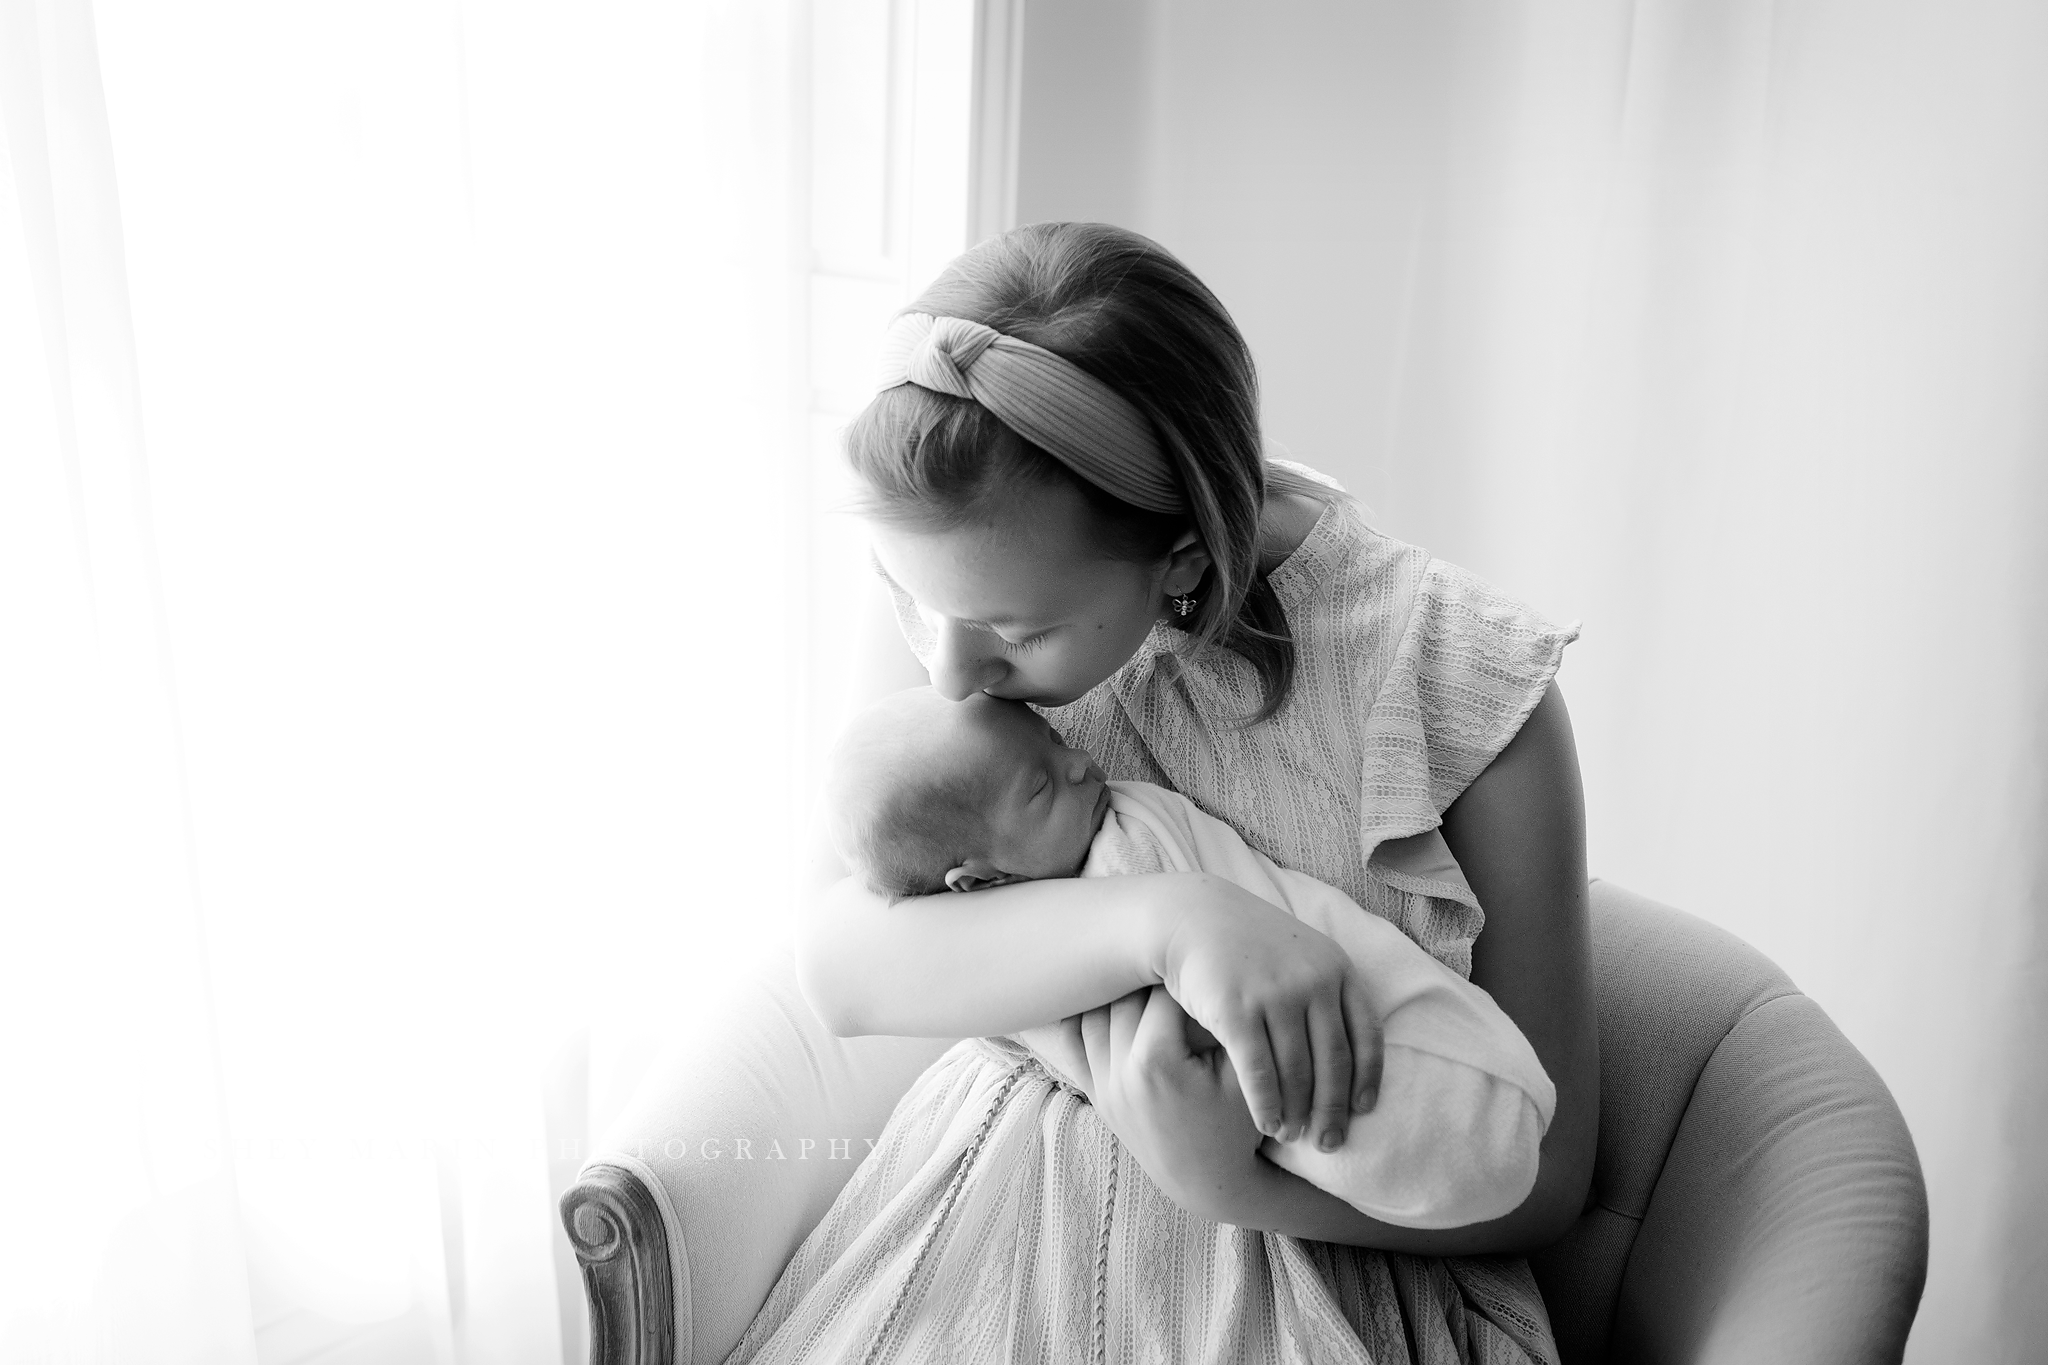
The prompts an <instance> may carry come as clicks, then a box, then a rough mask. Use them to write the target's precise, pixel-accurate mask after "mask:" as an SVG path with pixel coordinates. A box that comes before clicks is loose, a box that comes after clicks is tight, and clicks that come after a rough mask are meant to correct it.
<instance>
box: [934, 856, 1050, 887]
mask: <svg viewBox="0 0 2048 1365" xmlns="http://www.w3.org/2000/svg"><path fill="white" fill-rule="evenodd" d="M1030 880H1031V879H1030V878H1029V877H1020V876H1018V875H1017V874H1016V873H1014V872H1005V871H1003V870H1002V869H1000V868H998V867H997V866H996V865H995V864H994V863H992V862H990V861H988V859H986V858H969V859H968V860H967V861H966V862H964V863H962V864H961V865H960V866H958V867H956V868H954V869H953V870H952V871H951V872H948V873H947V874H946V886H947V887H948V889H950V890H953V891H980V890H982V889H983V888H984V887H990V886H1008V885H1009V884H1010V883H1011V882H1028V881H1030Z"/></svg>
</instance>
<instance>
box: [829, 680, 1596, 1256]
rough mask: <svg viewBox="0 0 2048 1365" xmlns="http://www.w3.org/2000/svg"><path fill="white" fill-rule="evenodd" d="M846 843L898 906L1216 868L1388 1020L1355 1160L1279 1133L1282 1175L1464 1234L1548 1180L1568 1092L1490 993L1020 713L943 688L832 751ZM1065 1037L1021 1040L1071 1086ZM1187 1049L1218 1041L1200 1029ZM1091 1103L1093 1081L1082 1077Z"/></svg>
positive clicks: (907, 698)
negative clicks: (1545, 1171) (1329, 962)
mask: <svg viewBox="0 0 2048 1365" xmlns="http://www.w3.org/2000/svg"><path fill="white" fill-rule="evenodd" d="M827 803H828V807H829V817H830V819H831V822H832V833H833V838H834V841H835V842H836V843H837V844H838V846H839V850H840V853H841V854H842V856H844V857H845V858H846V860H847V862H848V863H849V865H850V866H851V867H852V869H853V871H854V873H855V875H857V876H859V877H860V878H861V879H862V880H863V881H865V882H866V883H867V885H868V886H869V888H870V889H871V890H873V891H875V892H876V893H878V894H881V895H888V896H908V895H926V894H932V893H936V892H939V891H944V890H948V889H950V890H953V891H960V892H971V891H976V890H979V889H981V888H983V887H989V886H1000V885H1003V884H1005V883H1008V882H1016V881H1028V880H1032V879H1035V878H1041V877H1073V876H1083V877H1093V876H1124V875H1134V874H1141V873H1149V872H1195V871H1200V872H1208V873H1212V874H1214V875H1216V876H1220V877H1226V878H1228V879H1229V880H1231V881H1233V882H1236V883H1237V884H1238V885H1239V886H1242V887H1243V888H1245V889H1246V890H1247V891H1250V892H1251V893H1252V894H1254V895H1256V896H1259V897H1261V898H1263V899H1265V900H1267V901H1269V902H1271V903H1272V904H1274V905H1276V906H1279V907H1281V908H1282V909H1284V910H1287V911H1288V912H1289V913H1291V914H1292V915H1294V917H1295V918H1297V919H1299V920H1301V921H1302V922H1303V923H1304V924H1307V925H1310V926H1311V927H1313V928H1315V929H1317V930H1318V931H1320V932H1322V933H1324V934H1327V935H1329V936H1330V937H1331V938H1332V939H1334V940H1336V942H1337V943H1338V945H1339V946H1341V947H1342V948H1343V949H1344V950H1345V951H1346V952H1347V953H1348V954H1349V955H1350V956H1351V958H1352V960H1353V961H1354V962H1355V963H1356V964H1357V966H1358V968H1359V970H1360V974H1361V976H1362V977H1363V979H1364V982H1365V986H1366V989H1367V991H1368V993H1369V994H1370V997H1371V999H1372V1001H1373V1003H1374V1005H1375V1006H1376V1007H1377V1008H1378V1009H1379V1010H1380V1011H1381V1013H1382V1019H1383V1025H1384V1032H1385V1039H1384V1046H1385V1066H1384V1070H1383V1074H1382V1078H1381V1081H1380V1098H1379V1103H1378V1104H1377V1105H1376V1106H1374V1108H1373V1111H1372V1112H1371V1113H1369V1114H1360V1115H1355V1116H1354V1117H1353V1118H1352V1120H1351V1124H1350V1130H1349V1132H1348V1134H1347V1135H1346V1137H1345V1140H1344V1142H1343V1144H1342V1145H1340V1146H1339V1147H1337V1149H1336V1150H1334V1151H1330V1152H1324V1151H1321V1150H1318V1148H1317V1147H1316V1145H1315V1143H1314V1142H1313V1141H1312V1140H1310V1139H1309V1138H1308V1137H1302V1138H1297V1139H1295V1140H1293V1141H1291V1142H1279V1141H1276V1140H1275V1139H1272V1138H1267V1139H1266V1140H1265V1142H1264V1143H1263V1144H1262V1145H1261V1147H1260V1151H1261V1152H1262V1153H1263V1154H1264V1155H1265V1156H1266V1157H1267V1159H1269V1160H1271V1161H1272V1162H1273V1163H1274V1164H1275V1165H1277V1166H1280V1167H1281V1168H1282V1169H1284V1170H1288V1171H1292V1172H1293V1173H1294V1174H1296V1175H1298V1176H1301V1177H1302V1178H1303V1179H1305V1180H1307V1181H1309V1182H1310V1183H1311V1184H1314V1185H1316V1186H1317V1187H1318V1188H1320V1189H1323V1190H1326V1191H1328V1192H1329V1193H1331V1194H1334V1195H1336V1196H1337V1197H1339V1198H1340V1199H1343V1200H1344V1201H1345V1202H1347V1203H1349V1204H1350V1205H1352V1206H1353V1207H1354V1208H1356V1209H1358V1210H1359V1211H1360V1212H1361V1213H1365V1214H1367V1215H1369V1216H1371V1217H1374V1218H1378V1219H1380V1220H1381V1221H1383V1222H1388V1223H1394V1224H1398V1225H1400V1226H1403V1227H1414V1228H1445V1227H1463V1226H1465V1225H1467V1224H1470V1223H1477V1222H1483V1221H1485V1220H1487V1219H1490V1218H1498V1217H1501V1216H1503V1215H1505V1214H1507V1213H1509V1212H1511V1211H1512V1210H1513V1209H1515V1208H1516V1207H1517V1206H1519V1205H1520V1204H1521V1202H1522V1201H1523V1200H1524V1199H1526V1198H1527V1197H1528V1195H1529V1191H1530V1190H1531V1189H1532V1188H1533V1187H1534V1185H1535V1182H1536V1171H1537V1165H1538V1159H1539V1148H1540V1146H1541V1143H1542V1140H1543V1134H1544V1131H1545V1130H1546V1129H1547V1128H1548V1127H1549V1125H1550V1119H1551V1116H1552V1114H1553V1113H1554V1112H1555V1110H1556V1104H1557V1093H1556V1090H1555V1088H1554V1087H1553V1086H1552V1085H1551V1082H1550V1078H1549V1077H1548V1076H1547V1075H1545V1074H1544V1071H1543V1066H1542V1063H1541V1062H1539V1061H1538V1060H1537V1057H1536V1053H1535V1050H1534V1049H1533V1048H1531V1047H1530V1046H1529V1043H1528V1040H1527V1039H1526V1038H1524V1037H1523V1036H1522V1033H1521V1030H1519V1029H1518V1028H1516V1027H1515V1024H1514V1021H1513V1020H1511V1019H1509V1018H1508V1017H1507V1015H1506V1014H1504V1013H1503V1012H1502V1011H1501V1009H1500V1007H1499V1006H1498V1005H1496V1004H1494V1002H1493V998H1492V997H1491V996H1489V995H1488V994H1487V993H1486V992H1485V991H1483V990H1481V989H1480V988H1479V987H1477V986H1474V985H1473V984H1472V983H1471V982H1469V981H1466V980H1464V979H1463V978H1462V977H1460V976H1458V975H1457V974H1456V973H1455V972H1453V971H1451V970H1450V969H1449V968H1447V967H1445V966H1444V965H1443V964H1442V963H1439V962H1438V961H1437V960H1436V959H1435V958H1432V957H1430V956H1429V955H1428V954H1427V953H1425V952H1423V951H1422V949H1421V948H1420V947H1419V946H1418V945H1417V944H1416V943H1415V942H1414V941H1413V940H1411V939H1409V938H1408V937H1407V936H1406V935H1405V934H1403V933H1402V932H1401V931H1400V930H1398V929H1396V928H1395V927H1394V926H1393V925H1391V924H1389V923H1387V922H1386V921H1385V920H1383V919H1380V918H1378V917H1377V916H1375V915H1372V914H1371V913H1369V912H1367V911H1366V910H1364V909H1362V908H1360V907H1359V905H1358V904H1357V902H1355V901H1353V900H1352V899H1351V898H1350V897H1348V896H1346V895H1345V894H1344V893H1343V892H1341V891H1338V890H1336V889H1335V888H1334V887H1331V886H1327V885H1325V884H1324V883H1322V882H1319V881H1317V880H1315V879H1314V878H1313V877H1308V876H1305V875H1303V874H1301V873H1298V872H1292V871H1289V870H1288V869H1286V868H1283V867H1280V866H1279V865H1277V864H1276V863H1274V862H1273V861H1272V860H1271V859H1270V858H1267V857H1266V856H1265V855H1264V854H1262V853H1259V852H1258V851H1256V850H1255V849H1253V848H1251V847H1250V846H1249V845H1247V844H1246V843H1245V842H1244V840H1243V839H1242V838H1240V837H1239V836H1238V835H1237V833H1236V831H1234V830H1232V829H1231V828H1230V827H1229V826H1228V825H1225V824H1224V823H1222V822H1221V821H1219V820H1216V819H1214V818H1212V817H1211V816H1209V815H1207V814H1205V813H1203V812H1202V811H1201V810H1200V809H1199V808H1198V807H1197V806H1195V804H1194V803H1193V802H1191V801H1189V800H1187V798H1185V797H1183V796H1181V795H1179V794H1178V793H1176V792H1171V791H1168V790H1167V789H1165V788H1163V787H1158V786H1154V785H1152V784H1151V783H1147V782H1109V781H1106V780H1105V779H1104V777H1103V774H1102V771H1101V769H1099V768H1098V767H1096V765H1095V762H1094V760H1093V759H1091V758H1090V757H1089V756H1088V755H1087V754H1085V753H1082V752H1081V751H1080V750H1078V749H1071V748H1068V747H1067V746H1066V745H1065V744H1063V743H1062V742H1061V741H1060V738H1059V736H1058V735H1057V734H1055V733H1054V732H1053V729H1052V727H1051V726H1050V725H1048V724H1047V723H1046V722H1045V720H1044V719H1043V718H1042V717H1040V716H1039V715H1038V714H1037V713H1036V712H1034V711H1032V710H1031V709H1030V708H1029V707H1027V706H1025V705H1023V704H1022V703H1019V702H1006V701H999V700H997V699H995V698H993V697H988V696H985V695H984V696H976V697H971V698H969V699H968V700H966V701H964V702H959V703H953V702H948V701H946V700H945V699H943V698H941V697H940V696H938V694H936V693H935V692H933V691H932V690H931V689H930V688H914V689H912V690H910V691H908V692H899V693H896V694H895V695H893V696H890V697H887V698H885V699H883V700H882V701H881V702H880V703H878V704H877V705H875V706H873V707H871V708H869V709H868V710H867V711H865V712H863V713H862V714H861V715H859V716H858V717H856V718H855V720H854V722H853V724H852V725H851V726H850V727H849V728H848V732H847V735H846V737H845V738H844V739H843V740H842V741H841V742H840V745H839V747H838V749H837V750H836V751H835V753H834V755H833V762H832V766H831V771H830V775H829V778H828V782H827ZM1058 1036H1059V1030H1058V1027H1057V1026H1056V1025H1054V1026H1049V1027H1047V1028H1041V1029H1033V1030H1029V1031H1027V1032H1026V1033H1025V1034H1022V1035H1019V1040H1020V1041H1022V1042H1024V1043H1025V1044H1026V1045H1027V1046H1030V1045H1032V1044H1038V1046H1036V1047H1034V1051H1035V1052H1036V1053H1037V1054H1038V1055H1039V1056H1040V1058H1041V1060H1044V1061H1045V1062H1046V1063H1047V1065H1048V1066H1050V1067H1051V1068H1052V1069H1053V1070H1055V1071H1057V1072H1059V1073H1060V1074H1062V1075H1065V1076H1066V1077H1067V1078H1068V1079H1069V1080H1070V1081H1073V1080H1074V1079H1075V1078H1074V1076H1073V1075H1072V1072H1073V1071H1074V1069H1075V1068H1076V1067H1077V1066H1078V1067H1085V1063H1084V1062H1081V1061H1078V1060H1077V1059H1073V1058H1068V1059H1067V1062H1066V1064H1065V1065H1062V1064H1061V1063H1060V1062H1059V1061H1058V1060H1056V1057H1057V1055H1058V1049H1057V1047H1056V1045H1055V1044H1054V1042H1053V1040H1056V1039H1057V1038H1058ZM1188 1041H1189V1046H1190V1048H1194V1049H1200V1048H1205V1047H1208V1048H1213V1047H1214V1046H1216V1042H1215V1039H1214V1038H1213V1037H1211V1036H1209V1035H1208V1034H1207V1032H1206V1031H1205V1030H1201V1029H1200V1028H1199V1026H1198V1025H1192V1024H1191V1033H1190V1035H1189V1040H1188ZM1076 1088H1077V1089H1083V1090H1085V1089H1086V1087H1085V1086H1081V1085H1079V1083H1078V1082H1076Z"/></svg>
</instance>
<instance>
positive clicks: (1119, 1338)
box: [728, 1038, 1556, 1365]
mask: <svg viewBox="0 0 2048 1365" xmlns="http://www.w3.org/2000/svg"><path fill="white" fill-rule="evenodd" d="M798 1361H801V1362H825V1361H831V1362H842V1361H843V1362H855V1363H857V1365H879V1363H880V1362H889V1363H890V1365H910V1362H917V1365H925V1363H926V1362H931V1363H932V1365H984V1363H986V1365H995V1362H1005V1363H1006V1365H1007V1363H1008V1362H1017V1363H1018V1365H1026V1363H1028V1365H1075V1363H1076V1362H1111V1361H1114V1362H1144V1363H1145V1365H1150V1363H1151V1362H1159V1365H1180V1362H1196V1361H1201V1362H1208V1361H1214V1362H1219V1365H1221V1363H1223V1362H1229V1363H1231V1365H1237V1363H1238V1362H1244V1363H1245V1365H1251V1363H1253V1362H1273V1363H1274V1365H1283V1363H1284V1365H1497V1363H1498V1365H1527V1362H1531V1361H1540V1362H1546V1363H1547V1365H1555V1361H1556V1347H1555V1346H1554V1344H1553V1343H1552V1341H1551V1333H1550V1324H1549V1319H1548V1317H1547V1315H1546V1314H1545V1313H1544V1310H1543V1300H1542V1297H1541V1296H1540V1294H1539V1293H1538V1292H1537V1289H1536V1283H1535V1280H1534V1278H1533V1277H1532V1276H1531V1275H1530V1273H1529V1268H1528V1265H1527V1263H1526V1262H1524V1261H1521V1260H1518V1259H1507V1258H1491V1257H1475V1258H1463V1259H1456V1260H1437V1259H1431V1258H1427V1257H1418V1256H1405V1255H1399V1254H1395V1253H1390V1252H1379V1251H1368V1250H1363V1249H1360V1248H1356V1247H1347V1246H1341V1245H1337V1244H1334V1243H1329V1242H1312V1241H1304V1240H1302V1239H1300V1238H1295V1237H1289V1236H1287V1235H1285V1234H1282V1233H1270V1232H1254V1231H1248V1230H1245V1229H1242V1228H1235V1227H1230V1226H1228V1225H1225V1224H1218V1223H1211V1222H1209V1221H1207V1220H1206V1219H1202V1218H1198V1217H1196V1216H1194V1215H1192V1214H1190V1213H1188V1212H1186V1211H1185V1210H1183V1209H1181V1208H1180V1207H1179V1206H1178V1205H1176V1204H1175V1203H1173V1201H1172V1200H1170V1199H1168V1198H1167V1197H1166V1196H1165V1195H1164V1194H1163V1193H1161V1192H1160V1190H1159V1188H1158V1187H1157V1186H1156V1185H1154V1184H1153V1183H1152V1181H1151V1179H1150V1178H1149V1177H1148V1176H1147V1175H1146V1174H1145V1172H1144V1170H1143V1169H1142V1168H1140V1167H1139V1165H1138V1163H1137V1162H1136V1161H1134V1160H1132V1158H1131V1157H1130V1155H1129V1153H1128V1152H1126V1151H1125V1150H1124V1149H1123V1146H1122V1144H1121V1143H1119V1142H1118V1141H1117V1139H1116V1137H1115V1135H1114V1134H1112V1133H1111V1132H1110V1130H1109V1127H1108V1125H1106V1124H1105V1123H1103V1122H1102V1120H1101V1118H1100V1116H1099V1115H1098V1114H1097V1113H1096V1111H1095V1108H1094V1106H1093V1105H1091V1104H1090V1103H1089V1102H1088V1100H1087V1097H1086V1096H1084V1095H1082V1094H1081V1093H1080V1092H1078V1091H1076V1090H1075V1089H1074V1088H1073V1087H1072V1086H1071V1085H1069V1084H1068V1083H1067V1082H1066V1081H1065V1080H1064V1079H1063V1078H1061V1077H1059V1076H1057V1075H1056V1074H1055V1073H1054V1072H1053V1071H1051V1070H1050V1069H1048V1068H1047V1067H1046V1066H1044V1065H1043V1064H1042V1063H1041V1062H1040V1061H1039V1060H1038V1059H1037V1057H1036V1056H1035V1055H1034V1054H1033V1053H1032V1052H1031V1051H1030V1050H1029V1049H1027V1048H1025V1047H1023V1046H1022V1045H1021V1044H1019V1043H1016V1042H1014V1041H1012V1040H1010V1039H1006V1038H973V1039H967V1040H965V1041H963V1042H961V1043H960V1044H958V1045H957V1046H955V1047H954V1048H953V1049H951V1050H950V1051H949V1052H947V1053H946V1054H945V1055H944V1056H943V1057H941V1058H940V1059H939V1060H938V1061H937V1062H935V1063H934V1064H933V1065H932V1066H931V1067H930V1068H929V1069H928V1070H927V1071H926V1072H925V1073H924V1074H923V1075H922V1076H921V1077H919V1079H918V1080H917V1082H916V1083H915V1084H914V1085H913V1086H912V1087H911V1088H910V1090H909V1092H908V1093H906V1094H905V1095H904V1097H903V1099H902V1100H901V1101H900V1102H899V1103H898V1105H897V1107H896V1111H895V1113H894V1114H893V1115H892V1116H891V1117H890V1120H889V1124H888V1126H887V1128H886V1129H885V1130H884V1132H883V1135H882V1137H881V1138H880V1140H879V1141H878V1142H877V1143H876V1146H875V1149H874V1150H873V1151H872V1152H871V1153H869V1155H868V1157H867V1158H866V1160H864V1161H863V1162H862V1163H861V1165H860V1168H859V1169H858V1170H857V1171H855V1172H854V1175H853V1177H852V1179H851V1180H850V1181H848V1183H847V1185H846V1188H845V1189H844V1190H843V1191H842V1192H841V1193H840V1196H839V1198H838V1199H837V1201H835V1202H834V1203H833V1205H832V1207H831V1209H830V1210H829V1211H828V1212H827V1213H826V1215H825V1217H824V1219H823V1220H822V1221H821V1222H820V1223H819V1224H818V1226H817V1227H816V1228H815V1229H814V1230H813V1231H812V1232H811V1235H810V1236H809V1237H808V1238H806V1239H805V1241H804V1243H803V1245H802V1246H801V1247H800V1248H798V1250H797V1252H796V1254H795V1256H793V1257H792V1258H791V1260H790V1263H789V1265H788V1266H787V1267H786V1268H785V1269H784V1271H783V1273H782V1277H781V1279H780V1280H779V1281H778V1282H777V1283H776V1285H775V1288H774V1289H773V1290H772V1291H771V1292H770V1293H769V1296H768V1300H767V1302H766V1303H765V1304H763V1305H762V1307H761V1311H760V1312H759V1314H757V1315H756V1317H755V1319H754V1322H753V1324H752V1325H751V1326H749V1327H748V1329H747V1332H746V1334H745V1336H743V1337H742V1338H741V1340H740V1343H739V1345H738V1346H737V1347H736V1348H735V1349H734V1351H733V1354H732V1355H731V1356H729V1357H728V1362H729V1365H768V1363H769V1362H774V1363H775V1365H784V1363H785V1362H798Z"/></svg>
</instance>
